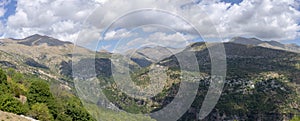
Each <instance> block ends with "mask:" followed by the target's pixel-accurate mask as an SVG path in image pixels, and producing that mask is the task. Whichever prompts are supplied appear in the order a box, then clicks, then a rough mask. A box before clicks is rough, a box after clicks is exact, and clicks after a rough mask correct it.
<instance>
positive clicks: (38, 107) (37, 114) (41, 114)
mask: <svg viewBox="0 0 300 121" xmlns="http://www.w3.org/2000/svg"><path fill="white" fill-rule="evenodd" d="M28 114H29V115H30V116H32V117H33V118H36V119H38V120H40V121H53V120H54V119H53V116H52V115H51V113H50V111H49V109H48V106H47V105H46V104H44V103H36V104H34V105H32V106H31V110H30V111H29V113H28Z"/></svg>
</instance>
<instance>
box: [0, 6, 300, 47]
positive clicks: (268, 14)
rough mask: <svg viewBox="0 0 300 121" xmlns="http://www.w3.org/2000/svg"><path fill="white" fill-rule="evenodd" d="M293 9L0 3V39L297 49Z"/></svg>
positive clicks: (298, 23) (298, 20) (299, 38)
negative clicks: (241, 43)
mask: <svg viewBox="0 0 300 121" xmlns="http://www.w3.org/2000/svg"><path fill="white" fill-rule="evenodd" d="M299 5H300V1H299V0H143V1H141V0H1V1H0V36H1V38H24V37H27V36H30V35H33V34H42V35H48V36H52V37H55V38H58V39H60V40H63V41H72V42H75V41H76V40H78V36H79V37H80V38H81V42H85V44H86V46H91V45H95V44H93V43H95V42H96V40H98V39H99V37H103V39H104V40H105V41H103V42H102V43H101V48H102V49H108V48H110V49H111V47H112V45H111V43H114V44H116V43H118V42H117V41H118V40H120V39H121V40H123V41H124V42H125V43H126V45H132V43H139V42H140V43H141V44H142V43H150V44H151V43H160V44H161V43H163V45H170V44H174V43H176V45H184V43H187V42H186V41H182V40H183V39H186V40H189V41H197V40H200V39H199V37H198V36H197V35H198V34H197V31H198V32H199V33H200V34H201V37H203V38H211V39H212V40H214V39H215V38H219V37H221V38H222V39H223V40H228V39H229V38H232V37H235V36H244V37H257V38H260V39H263V40H276V41H281V42H283V43H297V44H300V33H299V32H300V6H299ZM146 8H147V9H151V10H152V11H147V10H146ZM153 9H154V11H153ZM156 10H157V11H156ZM133 11H138V12H133ZM124 16H125V17H124ZM110 25H111V26H110ZM196 30H197V31H196ZM140 40H143V41H142V42H141V41H140ZM119 43H122V42H119ZM178 43H179V44H178ZM176 45H174V46H176ZM132 46H135V45H132Z"/></svg>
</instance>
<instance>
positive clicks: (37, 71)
mask: <svg viewBox="0 0 300 121" xmlns="http://www.w3.org/2000/svg"><path fill="white" fill-rule="evenodd" d="M207 47H213V45H212V46H207V45H206V43H204V42H196V43H193V44H191V45H189V46H187V47H186V48H183V49H174V48H166V47H145V48H139V49H137V50H130V51H127V52H125V53H123V54H120V53H110V52H107V51H101V52H96V53H94V52H91V51H90V50H88V49H85V48H82V47H76V49H77V50H76V51H77V52H76V53H75V54H74V53H73V48H74V45H73V44H72V43H69V42H64V41H60V40H57V39H55V38H52V37H48V36H42V35H33V36H30V37H27V38H24V39H18V40H17V39H2V40H0V65H1V68H3V69H4V70H5V73H6V74H7V75H8V78H7V81H8V83H9V85H11V86H13V87H14V88H11V89H12V91H10V92H7V93H8V95H7V98H9V99H11V98H13V99H15V98H19V97H20V95H24V96H26V97H28V93H29V92H30V91H29V90H30V89H31V88H32V87H31V86H30V85H32V83H34V82H35V80H39V81H40V82H41V83H43V82H44V83H46V85H49V90H51V94H49V95H53V96H54V100H55V101H57V102H60V103H62V104H61V105H58V106H59V107H60V109H63V110H64V111H66V110H68V109H69V108H70V107H69V106H68V105H64V103H63V102H70V103H72V104H73V102H75V104H74V105H76V106H75V107H76V109H74V110H76V111H79V112H80V114H81V113H83V114H86V113H85V112H86V111H87V112H88V114H87V115H86V116H89V115H91V116H93V117H94V118H96V119H98V120H100V119H101V120H108V121H110V120H113V119H115V120H122V119H128V120H153V119H151V118H150V117H148V116H144V115H142V114H147V113H153V112H156V111H158V110H160V109H163V108H164V107H166V106H167V105H169V104H170V103H171V102H172V101H173V100H174V98H175V97H176V95H177V94H178V92H179V87H180V84H181V83H183V82H182V75H181V73H182V71H184V72H185V73H187V74H188V75H190V76H189V77H188V79H193V80H194V81H192V82H188V85H190V86H198V88H199V89H198V91H197V93H196V94H195V95H196V98H195V100H194V101H193V102H192V105H191V106H190V107H189V108H188V110H187V111H186V112H185V113H184V115H182V116H181V117H180V121H190V120H192V121H193V120H196V119H197V118H196V117H198V114H199V110H200V108H201V106H202V102H203V100H204V97H205V95H206V93H207V91H208V87H209V85H210V84H211V82H210V79H211V78H212V77H211V76H210V74H211V72H210V71H211V59H210V56H209V54H210V53H209V51H208V49H207ZM224 47H225V51H226V61H227V77H226V81H225V85H224V89H223V90H222V92H223V93H222V95H221V97H220V99H219V102H218V103H217V105H216V107H215V108H214V109H213V111H212V112H211V113H210V114H209V115H208V116H207V117H206V118H205V119H204V120H207V121H209V120H274V121H276V120H289V119H292V118H293V117H296V118H297V116H299V115H300V113H299V112H300V88H299V85H300V81H299V80H300V53H298V50H297V48H299V47H298V46H297V45H285V44H281V43H279V42H275V41H261V40H259V39H256V38H241V37H236V38H233V39H232V41H230V42H226V43H224ZM291 48H294V49H291ZM186 52H192V53H194V54H195V55H196V59H197V61H198V66H199V69H200V72H195V71H191V70H181V69H180V66H181V65H180V64H179V62H178V60H177V58H176V57H178V56H182V57H185V56H184V55H185V54H186ZM183 61H187V62H189V58H185V59H184V60H183ZM93 64H95V67H91V66H93ZM187 64H189V63H187ZM186 66H188V67H189V66H193V65H192V64H191V65H186ZM124 67H129V69H126V68H124ZM72 69H75V70H72ZM116 69H124V70H118V71H116ZM12 70H13V71H12ZM74 71H75V73H76V74H77V75H73V74H74ZM126 71H128V72H126ZM163 71H165V72H166V75H165V77H164V78H159V77H161V75H160V74H162V72H163ZM12 72H13V73H14V74H15V75H11V74H10V73H12ZM90 72H95V75H94V73H90ZM113 72H114V73H113ZM153 73H154V76H153V77H150V76H149V74H153ZM114 74H118V75H117V76H118V77H114ZM155 74H156V75H155ZM126 76H129V79H131V80H132V81H133V84H136V85H138V88H139V89H141V90H142V91H143V90H148V91H149V90H150V91H151V88H149V85H150V84H152V82H153V81H155V83H156V84H157V85H156V86H157V87H155V86H154V87H152V88H153V92H156V91H159V93H157V94H156V95H153V97H151V98H147V99H145V98H138V96H137V97H133V96H132V95H128V94H126V93H124V92H123V90H121V89H120V88H119V87H118V86H120V85H125V84H128V83H126V80H127V78H124V77H126ZM20 77H22V79H21V80H20ZM74 77H75V78H74ZM95 77H97V79H96V78H95ZM151 78H155V79H154V80H151ZM115 79H119V80H120V82H121V83H116V80H115ZM124 80H125V81H124ZM127 81H128V80H127ZM195 81H198V82H199V84H197V83H195ZM75 84H77V85H80V86H79V87H78V86H77V87H75ZM4 87H5V88H8V87H9V86H7V85H6V86H4ZM75 88H77V90H75ZM3 89H4V88H3ZM100 89H101V90H102V92H103V93H100V91H99V90H100ZM14 90H18V91H16V92H15V91H14ZM0 92H1V90H0ZM2 92H4V91H3V90H2ZM135 94H138V93H135ZM141 94H143V93H141ZM150 95H151V94H150ZM78 96H79V97H78ZM103 96H105V97H106V98H107V100H103ZM79 99H81V101H80V100H79ZM50 104H51V103H49V104H46V106H49V105H50ZM33 105H34V103H33V104H30V103H29V106H26V105H25V106H24V107H25V108H29V110H31V109H34V108H33ZM37 105H38V106H37V107H43V105H40V104H37ZM52 106H53V105H52ZM55 106H57V105H55ZM83 106H85V108H83ZM44 107H45V106H44ZM50 107H51V105H50ZM50 107H49V109H48V110H50V112H51V111H52V112H51V115H52V117H53V118H56V119H57V116H56V114H55V109H56V108H50ZM104 107H106V108H104ZM174 108H176V107H174ZM5 109H6V108H5ZM77 109H78V110H77ZM0 110H1V107H0ZM120 110H124V111H126V112H130V113H134V114H140V115H138V116H136V115H132V114H128V113H126V112H122V111H120ZM7 112H13V111H7ZM29 112H30V111H29ZM79 112H76V113H79ZM14 113H16V114H24V115H30V116H32V115H31V114H30V113H28V110H27V112H26V111H25V112H21V113H20V112H19V113H18V112H14ZM63 115H64V117H62V118H63V119H67V118H68V117H69V118H70V117H72V116H74V115H71V114H66V115H67V116H66V115H65V114H63ZM78 115H79V114H78ZM50 117H51V116H50ZM57 120H62V119H57ZM91 120H92V119H91Z"/></svg>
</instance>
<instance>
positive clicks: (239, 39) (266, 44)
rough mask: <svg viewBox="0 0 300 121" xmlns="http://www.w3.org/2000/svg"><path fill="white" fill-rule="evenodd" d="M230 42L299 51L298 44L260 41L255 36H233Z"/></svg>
mask: <svg viewBox="0 0 300 121" xmlns="http://www.w3.org/2000/svg"><path fill="white" fill-rule="evenodd" d="M230 42H232V43H237V44H243V45H252V46H261V47H266V48H273V49H279V50H286V51H291V52H298V53H299V52H300V46H298V45H296V44H282V43H280V42H277V41H273V40H272V41H262V40H259V39H257V38H244V37H234V38H232V39H231V40H230Z"/></svg>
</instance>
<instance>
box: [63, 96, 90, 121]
mask: <svg viewBox="0 0 300 121" xmlns="http://www.w3.org/2000/svg"><path fill="white" fill-rule="evenodd" d="M66 114H67V115H69V116H71V117H72V120H73V121H95V119H94V118H93V117H92V116H91V115H90V114H89V113H88V112H87V110H85V109H84V108H83V107H82V106H81V105H80V102H78V101H76V100H75V99H70V100H69V101H68V104H67V107H66Z"/></svg>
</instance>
